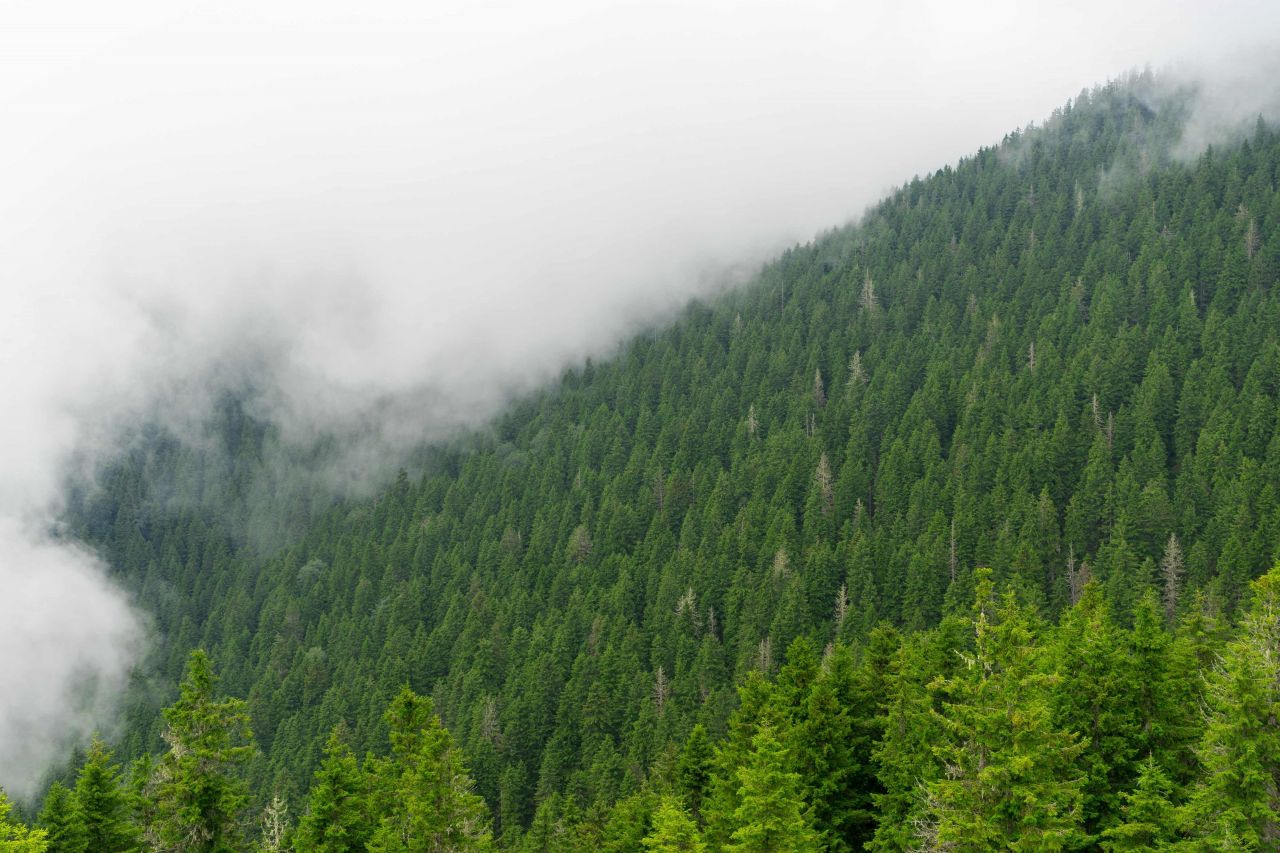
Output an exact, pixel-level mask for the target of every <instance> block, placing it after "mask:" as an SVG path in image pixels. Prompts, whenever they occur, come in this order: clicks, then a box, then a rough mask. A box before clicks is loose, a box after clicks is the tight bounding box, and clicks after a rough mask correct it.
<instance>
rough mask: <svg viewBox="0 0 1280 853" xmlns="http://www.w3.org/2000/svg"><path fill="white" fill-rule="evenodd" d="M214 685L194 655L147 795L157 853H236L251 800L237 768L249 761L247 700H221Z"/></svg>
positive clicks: (209, 670)
mask: <svg viewBox="0 0 1280 853" xmlns="http://www.w3.org/2000/svg"><path fill="white" fill-rule="evenodd" d="M216 683H217V678H216V676H215V675H214V672H213V667H212V665H211V664H210V662H209V657H208V655H206V654H205V653H204V651H203V650H201V649H197V650H195V651H193V652H192V653H191V655H190V657H189V658H188V661H187V676H186V678H185V679H184V680H183V682H182V685H181V690H180V695H179V697H178V701H177V702H175V703H174V704H173V705H171V706H169V707H168V708H166V709H165V711H164V719H165V723H166V726H165V731H164V740H165V742H166V743H167V744H169V750H168V752H166V753H165V754H164V755H163V756H161V758H160V760H159V761H158V762H157V763H156V765H155V768H154V770H153V771H152V774H151V778H150V780H149V781H148V783H147V786H146V789H145V792H144V796H145V797H146V798H147V799H148V800H149V801H150V803H151V805H150V810H151V812H152V814H153V815H154V817H153V819H152V822H151V824H150V825H149V826H147V827H145V832H146V835H147V841H148V843H149V844H150V846H151V847H152V848H153V849H155V850H164V851H168V850H173V851H184V853H186V851H192V853H231V851H235V850H238V849H239V847H240V843H241V831H240V813H241V811H242V810H243V808H244V805H245V802H246V800H247V799H248V796H247V786H246V784H245V782H244V779H243V777H242V767H243V766H244V764H245V762H247V761H248V760H249V758H250V756H252V755H253V751H254V747H253V734H252V732H251V730H250V728H249V714H248V712H247V711H246V710H245V703H244V701H243V700H241V699H234V698H218V697H217V696H216V694H215V693H214V686H215V684H216Z"/></svg>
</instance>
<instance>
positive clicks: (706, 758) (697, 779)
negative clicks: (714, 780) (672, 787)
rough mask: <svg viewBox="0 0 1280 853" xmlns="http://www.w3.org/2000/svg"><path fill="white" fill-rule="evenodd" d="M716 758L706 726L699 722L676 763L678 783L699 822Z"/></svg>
mask: <svg viewBox="0 0 1280 853" xmlns="http://www.w3.org/2000/svg"><path fill="white" fill-rule="evenodd" d="M714 758H715V753H714V752H713V750H712V748H711V741H710V740H709V739H708V738H707V730H706V727H705V726H703V725H702V724H701V723H699V724H698V725H696V726H694V727H693V731H691V732H690V733H689V738H688V739H687V740H686V741H685V742H684V748H683V749H681V750H680V758H679V761H678V762H677V764H676V783H677V785H678V786H679V788H680V791H681V793H682V794H684V798H685V802H686V803H688V804H689V810H690V811H691V812H692V813H693V817H694V820H696V821H698V823H699V824H701V822H702V800H703V797H705V796H706V793H707V786H708V785H709V784H710V782H711V768H712V763H713V761H714Z"/></svg>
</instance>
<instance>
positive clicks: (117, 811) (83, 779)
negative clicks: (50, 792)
mask: <svg viewBox="0 0 1280 853" xmlns="http://www.w3.org/2000/svg"><path fill="white" fill-rule="evenodd" d="M72 797H73V799H74V808H75V812H76V816H77V818H78V821H79V823H80V826H81V827H82V828H83V833H84V839H85V849H86V850H93V851H102V853H122V851H127V850H133V849H135V848H136V847H137V846H138V843H139V841H140V832H139V830H138V827H137V825H136V824H134V822H133V816H132V814H131V813H130V811H131V809H130V805H131V803H130V800H129V794H128V792H126V791H125V789H124V787H123V785H122V783H121V779H120V771H119V768H118V767H117V766H116V765H115V764H113V763H112V762H111V752H110V751H109V750H108V749H107V747H106V745H105V744H104V743H103V742H102V741H100V740H98V739H97V738H94V740H93V743H92V744H91V745H90V746H89V755H88V758H87V759H86V761H85V764H84V767H82V768H81V770H80V775H79V777H77V779H76V787H75V791H74V793H73V795H72Z"/></svg>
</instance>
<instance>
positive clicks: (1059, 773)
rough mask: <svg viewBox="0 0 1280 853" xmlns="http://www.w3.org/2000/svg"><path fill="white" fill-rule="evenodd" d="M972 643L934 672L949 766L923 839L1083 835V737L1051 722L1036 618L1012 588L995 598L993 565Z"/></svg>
mask: <svg viewBox="0 0 1280 853" xmlns="http://www.w3.org/2000/svg"><path fill="white" fill-rule="evenodd" d="M976 587H977V593H976V601H975V606H974V615H973V621H972V628H973V636H974V648H973V653H972V655H971V656H969V657H968V658H967V659H966V661H965V664H966V665H965V668H964V670H962V671H961V673H960V674H959V675H957V676H955V677H952V678H944V679H939V680H937V681H936V682H935V683H934V685H933V689H934V690H936V691H937V692H938V693H939V694H940V695H941V696H942V704H943V708H944V710H943V712H942V713H941V714H939V717H940V720H941V723H942V729H943V732H944V735H945V736H944V739H943V742H942V743H941V744H939V745H938V746H936V747H935V749H934V751H935V753H936V754H937V756H938V758H939V760H940V761H941V762H942V764H943V766H944V767H946V768H947V772H946V775H945V776H943V777H942V778H939V779H936V780H934V781H933V782H931V783H929V784H928V786H927V800H926V806H927V811H928V817H927V819H926V820H925V821H924V822H922V823H921V826H920V836H921V841H922V842H923V843H924V844H925V845H926V846H930V847H940V848H942V849H954V850H966V851H967V850H972V851H979V850H1003V849H1015V850H1064V849H1070V848H1071V847H1072V846H1073V845H1075V844H1076V843H1078V842H1079V841H1080V840H1081V832H1080V827H1081V817H1082V816H1081V809H1080V804H1081V783H1082V780H1081V778H1080V776H1079V771H1077V770H1076V768H1075V758H1076V756H1078V755H1079V754H1080V751H1081V748H1082V746H1083V745H1082V744H1081V743H1080V742H1079V740H1078V739H1077V738H1076V737H1075V736H1074V735H1072V734H1071V733H1069V732H1067V731H1063V730H1061V729H1055V728H1054V727H1053V725H1052V720H1051V713H1050V709H1049V703H1048V692H1047V691H1048V689H1049V687H1050V686H1051V685H1052V684H1053V683H1054V678H1053V677H1052V676H1050V675H1048V674H1046V673H1045V672H1043V671H1042V668H1041V664H1042V661H1041V660H1040V650H1039V648H1038V646H1037V641H1036V637H1035V635H1034V633H1033V630H1032V620H1031V619H1030V617H1029V616H1028V614H1027V613H1026V612H1025V611H1024V610H1023V609H1022V608H1021V607H1020V606H1019V605H1018V603H1017V601H1016V600H1015V599H1014V597H1013V595H1012V593H1008V594H1006V595H1005V597H1004V599H1003V601H1002V602H1000V603H999V604H997V599H996V596H995V591H994V585H993V583H992V581H991V572H990V570H988V569H982V570H979V571H978V572H977V573H976Z"/></svg>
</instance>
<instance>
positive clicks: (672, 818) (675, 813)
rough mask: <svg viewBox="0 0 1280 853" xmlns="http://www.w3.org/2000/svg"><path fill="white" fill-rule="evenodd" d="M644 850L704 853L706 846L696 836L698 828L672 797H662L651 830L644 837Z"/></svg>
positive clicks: (665, 852)
mask: <svg viewBox="0 0 1280 853" xmlns="http://www.w3.org/2000/svg"><path fill="white" fill-rule="evenodd" d="M642 843H643V844H644V849H645V850H653V851H655V853H676V851H688V853H704V851H705V850H706V849H707V845H705V844H703V843H702V838H701V837H699V835H698V826H697V824H695V823H694V822H693V819H692V818H691V817H690V816H689V814H688V813H687V812H686V811H685V810H684V808H683V807H682V806H681V805H680V801H679V800H677V799H676V798H674V797H663V798H662V800H661V802H660V803H659V804H658V810H657V811H656V812H654V815H653V830H652V831H651V832H650V833H649V834H648V835H646V836H645V837H644V841H643V842H642Z"/></svg>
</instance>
